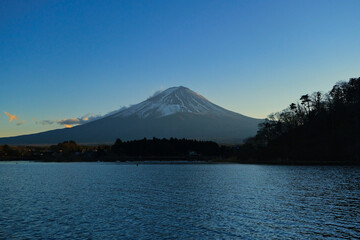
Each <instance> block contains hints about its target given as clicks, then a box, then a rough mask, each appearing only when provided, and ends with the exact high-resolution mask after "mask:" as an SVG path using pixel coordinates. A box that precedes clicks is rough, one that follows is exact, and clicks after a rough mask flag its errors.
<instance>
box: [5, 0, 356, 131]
mask: <svg viewBox="0 0 360 240" xmlns="http://www.w3.org/2000/svg"><path fill="white" fill-rule="evenodd" d="M359 12H360V1H359V0H345V1H340V0H338V1H332V0H325V1H321V0H310V1H306V0H299V1H297V0H292V1H289V0H285V1H254V0H249V1H246V0H237V1H230V0H226V1H224V0H219V1H211V0H207V1H196V0H191V1H179V0H174V1H172V0H164V1H133V0H129V1H119V0H117V1H16V0H8V1H7V0H2V1H1V2H0V137H4V136H14V135H21V134H28V133H34V132H40V131H44V130H49V129H55V128H63V127H64V125H63V124H60V123H64V122H58V121H59V120H64V119H69V118H76V119H79V120H80V119H82V120H83V121H86V119H87V118H86V117H88V118H91V117H93V116H96V115H104V114H106V113H108V112H110V111H113V110H116V109H119V108H120V107H122V106H128V105H130V104H135V103H138V102H140V101H143V100H145V99H146V98H147V97H148V96H150V95H152V94H153V93H154V92H155V91H157V90H161V89H162V90H165V89H166V88H168V87H172V86H180V85H182V86H186V87H189V88H190V89H192V90H194V91H196V92H198V93H200V94H201V95H203V96H204V97H206V98H208V99H209V100H210V101H212V102H214V103H216V104H218V105H220V106H222V107H225V108H227V109H229V110H232V111H235V112H239V113H241V114H245V115H248V116H251V117H257V118H264V117H266V116H267V115H268V114H270V113H271V112H276V111H280V110H282V109H283V108H285V107H287V106H288V104H290V103H291V102H294V101H296V100H297V99H298V98H299V97H300V96H301V95H302V94H306V93H312V92H314V91H318V90H320V91H323V92H327V91H328V90H330V88H331V87H332V86H333V85H334V84H335V83H336V82H337V81H339V80H348V79H349V78H350V77H359V76H360V20H359ZM84 119H85V120H84ZM10 120H12V121H11V122H10Z"/></svg>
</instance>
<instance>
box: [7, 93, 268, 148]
mask: <svg viewBox="0 0 360 240" xmlns="http://www.w3.org/2000/svg"><path fill="white" fill-rule="evenodd" d="M260 122H262V120H261V119H255V118H251V117H247V116H244V115H241V114H239V113H235V112H232V111H229V110H226V109H224V108H222V107H220V106H218V105H215V104H213V103H212V102H210V101H209V100H207V99H206V98H204V97H203V96H201V95H199V94H198V93H196V92H194V91H192V90H190V89H188V88H186V87H182V86H180V87H172V88H169V89H167V90H165V91H163V92H160V93H158V94H156V95H155V96H152V97H150V98H149V99H147V100H145V101H143V102H141V103H139V104H136V105H132V106H131V107H128V108H125V109H122V110H120V111H118V112H116V113H114V114H112V115H109V116H106V117H104V118H101V119H98V120H96V121H93V122H88V123H86V124H83V125H79V126H75V127H73V128H68V129H58V130H52V131H47V132H42V133H37V134H30V135H22V136H16V137H7V138H0V144H55V143H59V142H63V141H66V140H74V141H76V142H78V143H82V144H96V143H114V141H115V140H116V139H117V138H120V139H122V140H133V139H142V138H144V137H146V138H152V137H157V138H171V137H174V138H188V139H198V140H213V141H216V142H222V143H240V142H241V141H242V140H243V139H245V138H247V137H250V136H253V135H255V134H256V131H257V125H258V124H259V123H260Z"/></svg>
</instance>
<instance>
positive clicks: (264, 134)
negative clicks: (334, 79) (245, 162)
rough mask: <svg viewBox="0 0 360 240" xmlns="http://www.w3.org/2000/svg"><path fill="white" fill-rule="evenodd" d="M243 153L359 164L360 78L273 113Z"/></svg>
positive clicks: (244, 155) (282, 159) (288, 160)
mask: <svg viewBox="0 0 360 240" xmlns="http://www.w3.org/2000/svg"><path fill="white" fill-rule="evenodd" d="M240 152H241V153H242V156H241V157H242V158H252V159H257V160H261V161H267V160H271V161H273V160H278V161H279V162H282V163H283V162H286V163H320V164H321V163H329V164H331V163H334V164H335V163H336V164H339V163H340V164H341V163H344V164H360V78H351V79H350V80H349V81H348V82H338V83H337V84H336V85H335V86H334V87H333V88H332V90H331V91H330V92H328V93H327V94H324V95H323V94H322V93H320V92H315V93H313V94H312V95H308V94H306V95H303V96H301V98H300V103H292V104H290V106H289V107H288V108H287V109H284V110H283V111H282V112H278V113H275V114H271V115H270V116H269V117H268V119H266V121H265V122H264V123H262V124H260V126H259V130H258V133H257V135H256V136H255V137H253V138H250V139H248V140H247V141H246V143H245V144H244V145H243V146H242V149H241V151H240Z"/></svg>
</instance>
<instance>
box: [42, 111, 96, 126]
mask: <svg viewBox="0 0 360 240" xmlns="http://www.w3.org/2000/svg"><path fill="white" fill-rule="evenodd" d="M102 117H103V116H101V115H91V114H86V115H85V116H82V117H78V118H65V119H61V120H57V121H56V123H57V124H59V125H65V126H66V125H67V126H71V125H79V124H84V123H87V122H91V121H94V120H97V119H100V118H102ZM45 121H46V120H45ZM47 121H49V120H47Z"/></svg>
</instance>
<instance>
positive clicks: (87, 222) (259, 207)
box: [0, 163, 360, 239]
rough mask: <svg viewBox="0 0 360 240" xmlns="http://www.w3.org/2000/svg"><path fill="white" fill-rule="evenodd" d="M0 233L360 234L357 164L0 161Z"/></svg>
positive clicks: (74, 235)
mask: <svg viewBox="0 0 360 240" xmlns="http://www.w3.org/2000/svg"><path fill="white" fill-rule="evenodd" d="M0 211H1V212H0V213H1V214H0V239H4V238H5V239H26V238H27V239H62V238H68V239H119V238H126V239H129V238H135V239H159V238H160V239H161V238H180V239H214V238H216V239H218V238H221V239H235V238H242V239H254V238H255V239H274V238H275V239H310V238H312V239H314V238H316V239H325V238H326V239H328V238H330V239H331V238H347V239H350V238H353V239H359V238H360V223H359V222H360V217H359V216H360V169H359V168H356V167H317V166H315V167H314V166H310V167H301V166H265V165H238V164H198V165H190V164H183V165H175V164H169V165H159V164H157V165H142V164H140V165H139V166H136V165H124V164H116V163H19V164H14V163H0Z"/></svg>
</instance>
